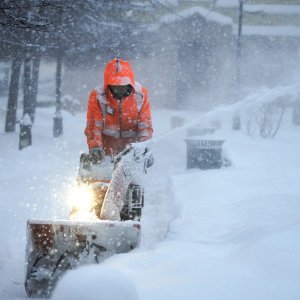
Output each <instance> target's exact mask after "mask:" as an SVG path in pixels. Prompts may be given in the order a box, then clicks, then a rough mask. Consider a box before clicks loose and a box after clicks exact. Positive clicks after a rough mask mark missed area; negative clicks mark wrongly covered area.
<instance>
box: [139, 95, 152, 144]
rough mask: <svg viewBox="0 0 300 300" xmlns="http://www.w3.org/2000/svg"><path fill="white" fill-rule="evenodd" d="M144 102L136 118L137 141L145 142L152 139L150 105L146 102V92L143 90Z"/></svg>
mask: <svg viewBox="0 0 300 300" xmlns="http://www.w3.org/2000/svg"><path fill="white" fill-rule="evenodd" d="M143 95H144V102H143V105H142V108H141V110H140V112H139V117H138V140H139V141H140V142H141V141H145V140H149V139H151V138H152V133H153V129H152V118H151V110H150V104H149V100H148V91H147V90H146V89H143Z"/></svg>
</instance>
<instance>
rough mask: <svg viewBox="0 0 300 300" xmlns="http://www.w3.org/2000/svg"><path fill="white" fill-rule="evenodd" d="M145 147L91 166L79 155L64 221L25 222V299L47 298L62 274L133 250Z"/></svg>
mask: <svg viewBox="0 0 300 300" xmlns="http://www.w3.org/2000/svg"><path fill="white" fill-rule="evenodd" d="M149 145H151V144H149V142H142V143H136V144H131V145H130V146H129V147H128V148H126V149H125V150H124V151H122V152H121V153H120V154H119V155H117V156H115V157H114V158H113V159H111V158H109V157H106V158H105V159H104V160H103V161H101V162H100V163H97V164H94V163H92V162H91V161H89V158H88V155H86V154H83V155H82V156H81V158H80V167H79V174H78V187H77V188H76V191H75V193H73V194H72V196H71V200H72V201H73V202H74V205H72V211H71V214H70V216H69V219H68V220H55V221H54V220H29V221H28V222H27V245H26V278H25V289H26V293H27V295H28V296H29V297H50V296H51V293H52V291H53V289H54V287H55V285H56V283H57V281H58V279H59V278H60V277H61V276H62V275H63V274H64V272H65V271H66V270H69V269H73V268H75V267H78V266H79V265H81V264H86V263H100V262H102V261H103V260H104V259H106V258H108V257H109V256H111V255H114V254H117V253H125V252H128V251H130V250H132V249H134V248H136V247H137V246H138V245H139V240H140V232H141V225H140V217H141V211H142V207H143V202H144V190H143V188H142V186H141V185H140V184H139V180H138V179H139V177H140V176H141V174H142V173H143V172H144V171H145V166H146V163H147V159H148V155H149V153H150V151H149ZM87 191H88V192H87Z"/></svg>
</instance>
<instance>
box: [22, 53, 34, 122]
mask: <svg viewBox="0 0 300 300" xmlns="http://www.w3.org/2000/svg"><path fill="white" fill-rule="evenodd" d="M31 70H32V59H31V56H30V54H29V52H27V53H26V55H25V61H24V83H23V95H24V98H23V105H24V106H23V116H24V115H26V114H28V115H29V116H30V119H31V122H32V121H33V119H34V104H33V101H32V94H31V91H32V85H31V83H32V81H31Z"/></svg>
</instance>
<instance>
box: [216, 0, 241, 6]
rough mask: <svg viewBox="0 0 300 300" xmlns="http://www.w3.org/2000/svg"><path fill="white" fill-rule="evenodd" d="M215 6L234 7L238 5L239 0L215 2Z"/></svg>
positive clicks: (219, 0)
mask: <svg viewBox="0 0 300 300" xmlns="http://www.w3.org/2000/svg"><path fill="white" fill-rule="evenodd" d="M216 5H217V6H219V7H236V6H238V5H239V0H217V2H216Z"/></svg>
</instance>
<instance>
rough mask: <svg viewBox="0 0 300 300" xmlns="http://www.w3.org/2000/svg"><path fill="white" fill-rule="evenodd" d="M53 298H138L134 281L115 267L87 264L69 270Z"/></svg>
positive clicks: (57, 299)
mask: <svg viewBox="0 0 300 300" xmlns="http://www.w3.org/2000/svg"><path fill="white" fill-rule="evenodd" d="M52 299H53V300H66V299H72V300H82V299H86V300H99V299H109V300H128V299H130V300H138V295H137V291H136V288H135V286H134V283H133V282H132V281H131V280H130V279H129V277H128V276H126V275H124V274H123V273H122V272H120V271H118V270H115V269H113V268H108V267H102V266H97V267H95V266H85V267H81V268H79V269H77V270H72V271H69V272H68V273H67V274H66V275H65V276H64V277H63V278H62V279H61V281H60V282H59V283H58V286H57V288H56V289H55V292H54V294H53V297H52Z"/></svg>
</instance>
